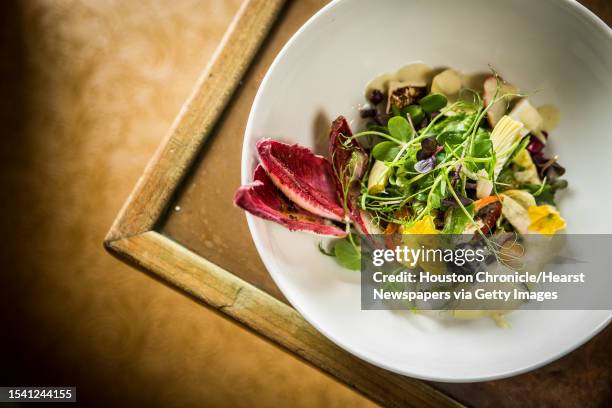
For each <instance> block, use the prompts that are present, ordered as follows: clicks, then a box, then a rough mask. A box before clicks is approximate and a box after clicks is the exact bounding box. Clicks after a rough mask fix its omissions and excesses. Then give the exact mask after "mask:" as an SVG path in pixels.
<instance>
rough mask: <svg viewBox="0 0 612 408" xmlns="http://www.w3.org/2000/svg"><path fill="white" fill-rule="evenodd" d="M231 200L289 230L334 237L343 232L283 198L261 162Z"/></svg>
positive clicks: (344, 233) (339, 235) (343, 231)
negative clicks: (247, 181)
mask: <svg viewBox="0 0 612 408" xmlns="http://www.w3.org/2000/svg"><path fill="white" fill-rule="evenodd" d="M234 203H235V204H236V206H238V207H240V208H242V209H243V210H245V211H248V212H250V213H251V214H253V215H255V216H257V217H260V218H263V219H265V220H269V221H274V222H276V223H278V224H280V225H282V226H284V227H285V228H288V229H289V230H291V231H308V232H313V233H315V234H321V235H328V236H334V237H344V236H345V235H346V231H345V230H344V229H342V228H339V227H337V226H335V225H334V224H333V223H331V222H330V221H328V220H326V219H325V218H322V217H319V216H318V215H315V214H313V213H311V212H308V211H306V210H304V209H302V208H300V207H298V206H297V205H295V204H294V203H292V202H291V201H290V200H289V199H287V197H285V196H284V195H283V193H282V192H281V191H280V190H279V189H277V188H276V187H275V186H274V183H272V180H271V179H270V177H269V176H268V174H267V173H266V171H265V170H264V168H263V167H262V166H261V165H258V166H257V168H256V169H255V173H254V175H253V182H252V183H250V184H247V185H245V186H242V187H240V188H239V189H238V191H236V195H235V196H234Z"/></svg>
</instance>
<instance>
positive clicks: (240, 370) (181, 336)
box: [0, 0, 371, 407]
mask: <svg viewBox="0 0 612 408" xmlns="http://www.w3.org/2000/svg"><path fill="white" fill-rule="evenodd" d="M239 4H240V0H205V1H200V0H163V1H143V0H128V1H99V0H79V1H76V0H75V1H68V0H61V1H46V0H27V1H26V0H24V1H17V0H12V1H10V0H9V1H2V2H0V74H1V75H0V92H2V98H0V118H1V119H2V120H1V121H0V126H1V127H2V133H1V135H2V136H1V137H2V142H1V143H0V186H1V189H0V191H1V194H2V195H1V197H2V199H1V200H0V208H1V209H2V218H1V222H0V228H1V230H2V236H3V238H2V245H1V247H0V259H1V263H0V265H1V266H0V385H2V386H9V385H14V386H16V385H22V386H23V385H76V386H77V399H78V400H79V401H80V402H85V403H87V405H88V406H105V407H109V406H117V407H121V406H163V407H169V406H207V407H208V406H211V407H215V406H217V407H224V406H238V407H250V406H253V405H257V406H268V407H273V406H282V405H292V406H301V407H308V406H317V405H321V406H332V407H333V406H338V407H340V406H347V405H350V406H353V405H354V406H371V404H370V403H369V402H368V401H366V400H365V399H364V398H363V397H361V396H359V395H357V394H355V393H354V392H352V391H350V390H349V389H347V388H345V387H344V386H342V385H340V384H338V383H337V382H335V381H333V380H332V379H330V378H329V377H327V376H325V375H323V374H321V373H320V372H319V371H318V370H316V369H313V368H311V367H309V366H307V365H306V364H304V363H302V362H301V361H299V360H297V359H295V358H294V357H292V356H290V355H288V354H286V353H285V352H283V351H281V350H279V349H278V348H276V347H275V346H273V345H271V344H269V343H268V342H266V341H264V340H262V339H260V338H258V337H257V336H255V335H253V334H251V333H249V332H247V331H246V330H244V329H243V328H241V327H239V326H237V325H235V324H234V323H232V322H230V321H228V320H226V319H223V318H221V317H220V316H219V315H217V314H215V313H213V312H211V311H210V310H209V309H207V308H205V307H203V306H202V305H201V304H198V303H195V302H193V301H192V300H190V299H188V298H187V297H185V296H184V295H183V294H181V293H179V292H176V291H173V290H170V289H169V288H168V287H166V286H164V285H161V284H160V283H159V282H157V281H155V280H153V279H151V278H149V277H148V276H146V275H144V274H142V273H140V272H138V271H136V270H134V269H132V268H130V267H128V266H126V265H124V264H122V263H120V262H118V261H117V260H115V259H114V258H113V257H111V256H109V255H108V254H107V253H106V252H105V251H104V250H103V248H102V240H103V238H104V235H105V233H106V232H107V230H108V228H109V226H110V224H111V222H112V220H113V219H114V217H115V215H116V214H117V212H118V210H119V208H120V206H121V205H122V203H123V202H124V200H125V199H126V197H127V195H128V194H129V192H130V191H131V189H132V187H133V186H134V184H135V183H136V181H137V180H138V178H139V177H140V175H141V174H142V171H143V169H144V166H145V164H146V162H147V161H148V160H149V158H150V157H151V155H152V154H153V151H154V150H155V148H156V147H157V145H158V144H159V143H160V141H161V138H162V137H163V136H164V135H165V134H166V131H167V129H168V127H169V126H170V123H171V121H172V120H173V119H174V117H175V115H176V113H177V112H178V110H179V108H180V106H181V105H182V103H183V102H184V100H185V99H186V98H187V96H188V94H189V92H190V90H191V88H192V86H193V84H194V82H195V79H196V78H197V76H198V75H199V73H200V71H201V69H202V68H203V67H204V66H205V64H206V63H207V61H208V59H209V58H210V56H211V55H212V52H213V50H214V48H215V47H216V46H217V44H218V42H219V40H220V38H221V35H222V34H223V32H224V31H225V29H226V28H227V25H228V23H229V21H230V19H231V17H232V16H233V14H234V13H235V12H236V10H237V8H238V6H239Z"/></svg>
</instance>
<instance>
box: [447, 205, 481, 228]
mask: <svg viewBox="0 0 612 408" xmlns="http://www.w3.org/2000/svg"><path fill="white" fill-rule="evenodd" d="M465 209H466V210H468V212H469V213H470V216H471V217H473V216H474V204H470V205H469V206H467V207H465ZM469 222H470V218H469V217H468V216H467V215H466V214H465V213H464V212H463V210H462V209H461V208H459V207H455V208H453V209H451V210H449V212H448V214H447V216H446V220H445V223H444V229H443V230H442V232H443V233H444V234H462V233H463V231H465V227H466V226H467V225H468V223H469Z"/></svg>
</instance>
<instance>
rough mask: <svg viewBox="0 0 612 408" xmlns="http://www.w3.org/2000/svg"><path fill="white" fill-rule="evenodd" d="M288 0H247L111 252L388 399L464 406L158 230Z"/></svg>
mask: <svg viewBox="0 0 612 408" xmlns="http://www.w3.org/2000/svg"><path fill="white" fill-rule="evenodd" d="M284 3H285V0H245V2H244V3H243V4H242V6H241V8H240V10H239V11H238V13H237V14H236V16H235V18H234V20H233V22H232V23H231V25H230V27H229V28H228V30H227V32H226V33H225V36H224V37H223V40H222V41H221V43H220V45H219V47H218V48H217V50H216V51H215V54H214V56H213V58H212V60H211V62H210V63H209V65H208V66H207V67H206V69H205V70H204V72H203V73H202V75H201V76H200V78H199V79H198V81H197V83H196V85H195V87H194V91H193V92H192V94H191V96H190V97H189V99H188V100H187V102H186V103H185V105H184V106H183V107H182V108H181V111H180V112H179V114H178V116H177V118H176V119H175V121H174V123H173V125H172V127H171V129H170V131H169V133H168V135H167V136H166V137H165V138H164V140H163V141H162V143H161V144H160V146H159V148H158V149H157V151H156V152H155V154H154V156H153V157H152V159H151V160H150V161H149V163H148V165H147V167H146V169H145V171H144V174H143V176H142V177H141V178H140V179H139V181H138V183H137V184H136V186H135V188H134V190H133V191H132V192H131V194H130V196H129V197H128V199H127V200H126V202H125V203H124V205H123V207H122V208H121V210H120V211H119V213H118V215H117V217H116V219H115V221H114V222H113V224H112V226H111V228H110V230H109V232H108V233H107V235H106V237H105V239H104V247H105V248H106V249H107V250H108V252H110V253H111V254H112V255H114V256H117V257H118V258H120V259H122V260H124V261H127V262H129V263H131V264H132V265H134V266H136V267H137V268H139V269H141V270H143V271H145V272H147V273H150V274H152V275H153V276H154V277H156V278H159V279H161V280H162V281H163V282H165V283H167V284H170V285H171V286H173V287H175V288H179V289H181V290H182V291H184V292H186V293H188V294H190V295H191V296H192V297H193V298H195V299H197V300H199V301H201V302H204V303H205V304H207V305H209V306H210V307H212V308H214V309H216V310H217V311H219V312H221V313H223V314H225V315H227V316H229V317H230V318H232V319H233V320H235V321H238V322H239V323H241V324H243V325H244V326H246V327H247V328H249V329H251V330H252V331H254V332H255V333H256V334H259V335H261V336H263V337H264V338H266V339H268V340H270V341H272V342H273V343H275V344H277V345H280V346H281V347H283V348H284V349H286V350H288V351H290V352H292V353H293V354H297V355H298V356H300V357H301V358H302V359H304V360H305V361H307V362H309V363H311V364H312V365H314V366H315V367H316V368H319V369H321V370H323V371H324V372H326V373H328V374H331V375H332V376H333V377H335V378H337V379H339V380H340V381H342V382H343V383H345V384H347V385H348V386H350V387H352V388H354V389H355V390H357V391H358V392H360V393H362V394H363V395H364V396H366V397H368V398H371V399H372V400H374V401H375V402H378V403H382V404H384V405H385V406H432V407H433V406H436V407H439V406H449V407H451V406H452V407H457V406H462V405H461V404H459V403H458V402H457V401H455V400H453V399H451V398H450V397H448V396H446V395H445V394H443V393H441V392H440V391H438V390H436V389H434V388H433V387H431V386H429V385H428V384H426V383H424V382H422V381H419V380H416V379H412V378H408V377H403V376H400V375H397V374H394V373H391V372H389V371H386V370H383V369H380V368H377V367H374V366H372V365H370V364H368V363H366V362H364V361H362V360H360V359H358V358H356V357H353V356H352V355H351V354H349V353H347V352H345V351H343V350H341V349H340V348H338V347H337V346H335V345H334V344H333V343H331V342H330V341H329V340H327V339H326V338H325V337H323V336H322V335H321V334H320V333H319V332H318V331H317V330H316V329H314V328H313V327H312V326H311V325H310V324H309V323H308V322H306V321H305V320H304V319H303V318H302V317H301V316H300V315H299V313H298V312H297V311H295V309H293V308H291V307H290V306H288V305H286V304H284V303H282V302H280V301H278V300H277V299H275V298H274V297H272V296H270V295H268V294H267V293H265V292H263V291H261V290H259V289H257V288H256V287H254V286H252V285H250V284H249V283H248V282H245V281H243V280H241V279H240V278H238V277H236V276H235V275H233V274H231V273H230V272H228V271H225V270H224V269H222V268H220V267H219V266H217V265H215V264H213V263H212V262H210V261H208V260H206V259H205V258H203V257H201V256H199V255H197V254H195V253H193V252H191V251H189V250H187V249H186V248H184V247H182V246H181V245H179V244H178V243H176V242H174V241H172V240H171V239H169V238H167V237H165V236H163V235H162V234H160V233H158V232H156V231H154V229H155V227H156V225H157V224H158V222H159V220H160V218H161V217H162V216H163V213H164V211H165V210H166V208H167V206H168V205H169V204H170V202H171V200H172V198H173V195H174V193H175V191H176V188H177V187H178V186H179V184H180V182H181V180H182V179H183V178H184V176H185V175H186V173H187V171H188V169H189V167H190V166H191V164H192V163H193V161H194V159H195V158H196V155H197V153H198V152H199V150H200V148H201V146H202V145H203V143H204V142H205V141H206V139H207V138H208V136H209V134H210V133H211V131H212V129H213V127H214V125H215V123H216V121H217V120H218V118H219V117H220V115H221V114H222V112H223V110H224V108H225V106H226V105H227V103H228V102H229V100H230V98H231V96H232V94H233V93H234V91H235V90H236V88H237V87H238V85H239V83H240V80H241V79H242V77H243V75H244V73H245V71H246V70H247V68H248V66H249V64H250V62H251V61H252V59H253V58H254V56H255V54H256V53H257V51H258V49H259V47H260V45H261V44H262V42H263V40H264V39H265V37H266V35H267V33H268V31H269V30H270V28H271V27H272V25H273V23H274V21H275V20H276V18H277V16H278V15H279V13H280V11H281V9H282V7H283V5H284ZM204 107H205V108H204Z"/></svg>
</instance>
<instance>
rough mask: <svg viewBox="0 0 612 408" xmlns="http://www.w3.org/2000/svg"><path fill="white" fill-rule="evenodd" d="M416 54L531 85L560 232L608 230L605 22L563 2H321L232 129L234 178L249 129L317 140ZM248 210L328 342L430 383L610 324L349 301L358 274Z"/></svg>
mask: <svg viewBox="0 0 612 408" xmlns="http://www.w3.org/2000/svg"><path fill="white" fill-rule="evenodd" d="M416 61H423V62H426V63H428V64H429V65H432V66H451V67H453V68H457V69H460V70H462V71H464V72H474V71H484V70H486V69H487V66H488V64H491V65H493V66H494V67H496V68H497V70H498V71H499V72H500V73H501V74H502V75H503V76H504V77H505V78H507V79H508V80H510V81H512V82H513V83H515V84H516V85H518V86H519V87H520V88H521V89H531V90H533V89H541V92H539V93H537V94H536V95H534V96H533V97H532V98H531V99H532V100H533V101H534V102H535V103H536V104H543V103H554V104H556V105H557V106H558V107H559V108H560V110H561V124H560V127H559V129H558V130H557V131H555V132H554V133H553V134H552V136H551V143H552V148H553V150H554V151H555V153H557V154H559V155H560V156H561V160H562V163H563V164H564V165H565V166H566V167H567V178H568V180H569V182H570V191H569V192H568V193H566V194H565V195H564V197H563V198H562V199H561V200H560V203H561V204H560V209H561V211H562V213H563V214H564V215H565V217H566V219H567V220H568V232H570V233H612V225H611V221H610V217H609V216H603V211H604V210H603V207H607V206H609V204H610V203H611V202H612V195H611V193H610V190H611V189H610V188H609V183H610V180H612V171H611V168H612V166H611V165H610V164H609V163H610V161H609V156H610V153H612V136H611V134H610V129H612V115H611V114H610V105H611V102H612V98H611V94H612V31H611V30H610V28H609V27H607V26H606V25H605V24H604V23H603V22H601V21H600V20H599V19H598V18H597V17H595V16H594V15H593V14H591V13H590V12H589V11H588V10H587V9H585V8H584V7H582V6H580V5H579V4H578V3H576V2H573V1H569V0H538V1H533V0H462V1H456V0H378V1H372V0H338V1H333V2H332V3H331V4H329V5H328V6H326V7H325V8H323V9H322V10H321V11H320V12H318V13H317V14H316V15H315V16H314V17H312V18H311V19H310V20H309V21H308V22H307V23H306V24H305V25H304V26H303V27H302V28H301V29H300V30H299V31H298V32H297V33H296V34H295V35H294V36H293V38H291V40H290V41H289V42H288V43H287V45H286V46H285V47H284V48H283V50H282V51H281V52H280V54H279V55H278V57H277V58H276V60H275V61H274V63H273V64H272V66H271V68H270V70H269V71H268V73H267V75H266V77H265V78H264V80H263V83H262V85H261V87H260V89H259V92H258V93H257V97H256V99H255V102H254V104H253V108H252V110H251V114H250V117H249V121H248V125H247V130H246V135H245V139H244V150H243V156H242V182H243V183H247V182H249V181H250V179H251V174H252V170H253V168H254V166H255V163H256V154H255V149H254V146H255V142H256V141H257V140H258V139H260V138H262V137H274V138H279V139H281V140H285V141H288V142H299V143H301V144H304V145H306V146H313V147H316V145H317V144H316V143H315V139H314V138H315V134H317V132H320V131H319V128H320V126H321V125H320V123H321V122H323V124H324V126H329V123H330V121H331V119H333V118H335V117H336V116H338V115H341V114H342V115H345V116H347V117H348V118H349V119H353V120H354V119H356V118H357V116H358V115H357V110H356V107H357V106H358V105H359V104H361V103H363V102H364V99H363V90H364V87H365V85H366V84H367V82H368V81H369V80H370V79H372V78H374V77H375V76H377V75H378V74H381V73H383V72H389V71H394V70H396V69H397V68H399V67H401V66H403V65H405V64H407V63H410V62H416ZM602 203H603V204H602ZM602 205H603V207H602ZM247 219H248V223H249V227H250V230H251V233H252V235H253V239H254V241H255V244H256V246H257V249H258V251H259V254H260V256H261V258H262V259H263V262H264V263H265V265H266V267H267V268H268V271H269V272H270V274H271V275H272V277H273V278H274V281H275V282H276V283H277V285H278V286H279V288H280V289H281V290H282V292H283V294H284V295H285V296H286V297H287V299H288V300H289V301H290V302H291V304H292V305H293V306H295V308H296V309H297V310H298V311H299V312H300V313H302V315H303V316H304V317H305V318H306V319H307V320H308V321H309V322H310V323H312V324H313V325H314V326H315V327H316V328H317V329H318V330H320V331H321V332H322V333H323V334H324V335H325V336H327V337H328V338H329V339H331V340H332V341H334V342H335V343H336V344H338V345H339V346H340V347H342V348H344V349H346V350H347V351H349V352H351V353H353V354H355V355H356V356H358V357H361V358H363V359H365V360H367V361H369V362H371V363H373V364H376V365H378V366H380V367H384V368H386V369H389V370H392V371H395V372H398V373H401V374H405V375H409V376H413V377H419V378H424V379H430V380H437V381H478V380H488V379H495V378H501V377H507V376H511V375H515V374H518V373H521V372H525V371H528V370H531V369H534V368H536V367H538V366H541V365H543V364H546V363H548V362H550V361H552V360H555V359H557V358H559V357H560V356H562V355H564V354H565V353H567V352H569V351H571V350H573V349H574V348H576V347H577V346H579V345H580V344H582V343H584V342H585V341H587V340H588V339H589V338H591V337H592V336H593V335H594V334H596V333H597V332H598V331H599V330H601V329H602V328H604V327H605V326H606V325H607V323H608V322H609V320H610V312H609V311H520V312H515V313H512V314H511V315H510V317H509V321H510V323H511V324H512V328H511V329H509V330H503V329H499V328H497V327H496V326H495V325H494V324H493V323H492V322H491V321H490V320H487V319H485V320H478V321H467V322H466V321H457V322H455V323H450V324H449V323H441V322H439V321H434V320H431V319H429V318H427V317H423V316H414V315H411V314H409V313H398V312H391V311H362V310H361V309H360V285H359V279H360V278H359V274H358V273H354V272H349V271H346V270H343V269H342V268H340V267H339V266H338V265H337V264H336V263H335V261H334V260H333V259H330V258H328V257H325V256H322V255H321V254H320V253H319V252H318V250H317V247H316V244H317V242H318V241H320V238H318V237H315V236H312V235H308V234H304V233H292V232H289V231H287V230H284V229H283V228H281V227H280V226H278V225H276V224H273V223H271V222H266V221H263V220H260V219H256V218H254V217H252V216H250V215H247Z"/></svg>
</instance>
